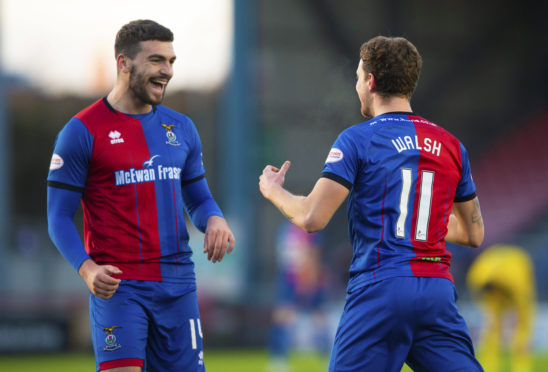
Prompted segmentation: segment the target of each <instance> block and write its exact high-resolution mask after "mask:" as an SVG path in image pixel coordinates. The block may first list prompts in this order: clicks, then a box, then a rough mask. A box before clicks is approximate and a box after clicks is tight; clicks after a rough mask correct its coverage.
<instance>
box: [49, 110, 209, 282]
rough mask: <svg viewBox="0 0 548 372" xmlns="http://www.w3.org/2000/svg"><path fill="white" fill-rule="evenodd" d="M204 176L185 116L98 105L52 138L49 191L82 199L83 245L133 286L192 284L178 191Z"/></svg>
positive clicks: (191, 127) (192, 128) (198, 145)
mask: <svg viewBox="0 0 548 372" xmlns="http://www.w3.org/2000/svg"><path fill="white" fill-rule="evenodd" d="M203 177H204V167H203V163H202V146H201V142H200V138H199V135H198V133H197V131H196V128H195V126H194V124H193V123H192V121H191V120H190V119H189V118H188V117H187V116H185V115H183V114H180V113H178V112H176V111H173V110H171V109H168V108H166V107H165V106H161V105H158V106H155V107H154V108H153V110H152V111H151V112H150V113H147V114H142V115H127V114H123V113H121V112H118V111H116V110H114V109H113V108H112V107H111V106H110V105H109V104H108V102H107V101H106V99H101V100H99V101H97V102H96V103H94V104H93V105H91V106H89V107H88V108H86V109H84V110H83V111H81V112H80V113H78V114H77V115H76V116H75V117H73V118H72V119H71V120H70V121H69V122H68V123H67V124H66V126H65V127H64V128H63V129H62V130H61V132H60V133H59V135H58V138H57V141H56V144H55V149H54V155H53V158H52V165H51V168H50V172H49V175H48V186H50V187H59V188H65V189H69V190H75V191H80V192H82V207H83V212H84V245H85V249H86V251H87V253H88V254H89V256H90V257H91V258H92V259H93V260H94V261H95V262H96V263H98V264H112V265H115V266H117V267H119V268H120V269H121V270H122V272H123V274H121V275H117V276H116V277H119V278H122V279H134V280H154V281H171V282H181V283H189V284H190V283H194V282H195V276H194V264H193V263H192V261H191V254H192V251H191V249H190V248H189V246H188V239H189V237H188V232H187V229H186V226H185V219H184V202H183V198H182V195H181V188H182V185H184V184H185V183H189V182H194V181H196V180H200V179H201V178H203Z"/></svg>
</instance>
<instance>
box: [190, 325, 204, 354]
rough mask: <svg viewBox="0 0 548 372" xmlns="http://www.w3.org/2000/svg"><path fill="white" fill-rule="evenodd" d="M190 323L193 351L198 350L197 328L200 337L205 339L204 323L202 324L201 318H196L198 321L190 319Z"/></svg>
mask: <svg viewBox="0 0 548 372" xmlns="http://www.w3.org/2000/svg"><path fill="white" fill-rule="evenodd" d="M188 322H189V323H190V340H191V342H192V349H193V350H196V349H197V348H198V344H197V342H196V328H198V336H200V338H204V336H203V335H202V323H200V318H196V321H195V320H194V319H193V318H190V319H189V320H188Z"/></svg>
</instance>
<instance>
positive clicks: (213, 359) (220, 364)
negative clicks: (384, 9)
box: [0, 350, 548, 372]
mask: <svg viewBox="0 0 548 372" xmlns="http://www.w3.org/2000/svg"><path fill="white" fill-rule="evenodd" d="M204 357H205V363H206V370H207V372H268V368H267V362H268V358H267V354H266V352H265V351H262V350H225V351H217V350H210V351H207V350H206V353H205V355H204ZM327 364H328V358H327V357H326V356H319V355H315V354H296V355H293V356H292V357H291V359H290V366H291V371H292V372H319V371H327ZM94 370H95V362H94V360H93V355H91V354H51V355H50V354H48V355H26V354H25V355H14V356H6V355H0V371H18V372H36V371H40V372H54V371H55V372H88V371H94ZM409 371H411V369H409V368H408V367H407V366H406V367H404V368H403V369H402V372H409ZM541 371H548V353H544V354H536V355H535V369H534V372H541Z"/></svg>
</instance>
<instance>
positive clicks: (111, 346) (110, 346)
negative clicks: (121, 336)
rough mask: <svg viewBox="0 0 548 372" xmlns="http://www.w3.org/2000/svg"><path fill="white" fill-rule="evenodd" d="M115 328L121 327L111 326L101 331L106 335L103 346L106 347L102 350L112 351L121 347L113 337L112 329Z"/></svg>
mask: <svg viewBox="0 0 548 372" xmlns="http://www.w3.org/2000/svg"><path fill="white" fill-rule="evenodd" d="M116 328H122V327H119V326H113V327H106V328H103V331H105V332H106V333H107V337H105V344H107V345H106V346H105V347H104V348H103V350H104V351H114V350H117V349H119V348H121V347H122V345H120V344H117V343H116V336H115V335H114V329H116Z"/></svg>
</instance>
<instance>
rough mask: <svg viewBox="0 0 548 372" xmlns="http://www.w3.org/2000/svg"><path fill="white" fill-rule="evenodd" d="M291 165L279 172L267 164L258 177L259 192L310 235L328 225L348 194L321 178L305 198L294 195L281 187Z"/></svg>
mask: <svg viewBox="0 0 548 372" xmlns="http://www.w3.org/2000/svg"><path fill="white" fill-rule="evenodd" d="M290 166H291V163H290V162H289V161H286V162H285V163H284V164H283V165H282V167H281V168H279V169H278V168H276V167H274V166H272V165H267V166H266V167H265V168H264V170H263V173H262V175H261V176H260V177H259V189H260V191H261V193H262V194H263V196H264V197H265V198H266V199H268V200H270V201H271V202H272V204H274V205H275V206H276V208H278V209H279V210H280V212H281V213H282V214H283V215H284V216H285V217H286V218H287V219H288V220H289V221H291V222H292V223H293V224H294V225H296V226H298V227H300V228H301V229H303V230H305V231H306V232H309V233H311V232H315V231H320V230H322V229H323V228H324V227H325V226H326V225H327V224H328V223H329V221H330V220H331V218H332V217H333V214H335V211H336V210H337V209H338V208H339V207H340V205H341V204H342V202H343V201H344V199H346V197H347V195H348V193H349V191H348V189H347V188H346V187H344V186H342V185H341V184H339V183H337V182H335V181H332V180H330V179H327V178H320V179H319V180H318V181H317V182H316V185H314V188H313V189H312V191H311V192H310V194H308V196H298V195H293V194H292V193H290V192H289V191H287V190H286V189H284V188H283V184H284V182H285V174H286V173H287V170H288V169H289V167H290Z"/></svg>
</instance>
